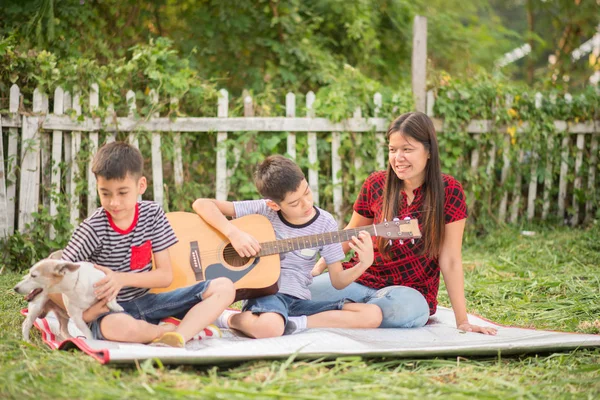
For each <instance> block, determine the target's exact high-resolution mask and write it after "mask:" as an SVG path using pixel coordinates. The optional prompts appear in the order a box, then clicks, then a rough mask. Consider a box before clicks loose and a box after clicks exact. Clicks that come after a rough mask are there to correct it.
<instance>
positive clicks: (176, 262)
mask: <svg viewBox="0 0 600 400" xmlns="http://www.w3.org/2000/svg"><path fill="white" fill-rule="evenodd" d="M166 216H167V219H168V220H169V222H170V224H171V227H172V228H173V230H174V231H175V235H176V236H177V238H178V239H179V242H177V243H176V244H175V245H173V246H171V247H170V248H169V255H170V258H171V265H172V268H173V282H172V283H171V285H170V286H169V287H167V288H161V289H153V290H152V292H153V293H161V292H168V291H171V290H174V289H178V288H181V287H186V286H190V285H193V284H195V283H196V282H199V281H204V280H209V279H215V278H219V277H226V278H229V279H231V281H232V282H233V283H234V285H235V287H236V289H237V290H236V301H237V300H240V299H249V298H254V297H260V296H266V295H269V294H274V293H276V292H277V280H278V279H279V272H280V264H279V261H280V257H279V254H273V255H269V256H261V257H250V258H244V257H240V256H239V255H238V254H237V252H236V251H235V249H234V248H233V247H232V246H231V244H230V243H229V240H228V239H227V238H226V237H225V236H223V235H222V234H221V233H220V232H219V231H217V230H215V229H214V228H213V227H212V226H210V225H209V224H207V223H206V222H204V220H203V219H202V218H200V216H198V215H197V214H194V213H188V212H170V213H167V214H166ZM231 223H232V224H234V225H235V226H237V227H238V228H240V229H241V230H242V231H244V232H247V233H250V234H251V235H252V236H254V237H255V238H256V239H257V240H258V242H259V243H262V242H268V241H273V240H275V239H276V238H275V232H274V231H273V226H272V225H271V223H270V222H269V220H268V219H267V218H266V217H264V216H262V215H257V214H254V215H248V216H245V217H242V218H238V219H234V220H232V221H231Z"/></svg>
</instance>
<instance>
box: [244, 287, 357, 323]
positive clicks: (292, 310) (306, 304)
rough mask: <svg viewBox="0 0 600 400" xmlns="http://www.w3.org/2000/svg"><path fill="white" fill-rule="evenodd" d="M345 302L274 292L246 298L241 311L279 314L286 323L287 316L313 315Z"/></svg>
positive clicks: (337, 308) (344, 300)
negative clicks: (268, 294) (300, 297)
mask: <svg viewBox="0 0 600 400" xmlns="http://www.w3.org/2000/svg"><path fill="white" fill-rule="evenodd" d="M344 304H346V299H344V298H342V299H338V300H335V301H313V300H306V299H299V298H297V297H294V296H290V295H287V294H283V293H276V294H273V295H270V296H264V297H258V298H256V299H250V300H246V301H245V302H244V306H243V307H242V311H251V312H252V313H253V314H262V313H266V312H273V313H277V314H279V315H281V316H282V317H283V319H284V320H285V324H286V325H287V323H288V317H298V316H300V315H314V314H318V313H320V312H324V311H331V310H341V309H342V308H343V307H344Z"/></svg>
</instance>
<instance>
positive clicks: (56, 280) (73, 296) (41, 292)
mask: <svg viewBox="0 0 600 400" xmlns="http://www.w3.org/2000/svg"><path fill="white" fill-rule="evenodd" d="M61 255H62V251H57V252H54V253H52V254H50V256H48V258H45V259H43V260H41V261H39V262H37V263H36V264H35V265H34V266H33V267H31V268H30V270H29V273H28V274H27V275H25V276H24V277H23V279H22V280H21V282H19V283H18V284H17V285H16V286H15V287H14V290H15V292H17V293H19V294H22V295H25V300H27V301H28V302H29V306H28V313H27V317H26V318H25V321H23V329H22V331H23V340H25V341H27V342H28V341H29V331H30V330H31V327H32V326H33V323H34V322H35V320H36V318H38V317H40V318H43V317H44V316H45V315H46V313H47V312H49V311H54V313H55V315H56V316H57V319H58V322H59V325H60V333H61V335H62V336H63V337H64V338H70V337H71V335H70V334H69V330H68V322H69V316H70V317H71V318H72V319H73V322H74V323H75V326H77V328H79V330H80V331H81V333H83V334H84V335H85V337H86V338H88V339H91V338H92V332H91V331H90V329H89V328H88V326H87V324H86V323H85V322H84V321H83V312H84V311H85V310H87V309H88V308H90V307H91V306H92V305H93V304H94V303H96V302H97V301H98V299H96V296H95V295H94V284H95V283H96V282H98V281H99V280H101V279H102V278H104V277H105V276H106V275H105V274H104V272H102V271H100V270H98V269H96V268H94V265H93V264H92V263H89V262H77V263H72V262H68V261H64V260H61V259H60V257H61ZM52 293H61V294H62V298H63V301H64V303H65V307H66V308H67V312H68V314H67V313H66V312H65V311H64V310H63V309H62V307H60V306H59V305H58V304H56V303H55V302H54V301H52V300H51V299H50V298H49V296H48V295H50V294H52ZM106 305H107V307H108V308H109V309H110V310H112V311H123V308H122V307H121V306H120V305H119V304H118V303H117V301H116V300H111V301H109V302H108V303H107V304H106Z"/></svg>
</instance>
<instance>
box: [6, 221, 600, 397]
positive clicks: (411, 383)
mask: <svg viewBox="0 0 600 400" xmlns="http://www.w3.org/2000/svg"><path fill="white" fill-rule="evenodd" d="M531 228H532V229H533V230H535V231H536V232H537V235H536V236H533V237H522V236H519V230H518V229H517V228H507V227H500V228H498V227H496V228H495V229H493V230H491V231H490V235H488V237H486V238H484V239H482V238H474V237H469V238H467V240H466V245H465V250H464V253H463V258H464V260H465V268H466V270H467V273H466V279H465V290H466V293H467V305H468V308H469V311H470V312H472V313H476V314H479V315H481V316H483V317H485V318H488V319H491V320H492V321H496V322H500V323H503V324H506V325H512V326H521V327H529V328H538V329H550V330H558V331H570V332H580V333H594V334H598V333H599V328H600V321H599V319H598V313H599V312H600V309H599V307H598V305H599V304H600V296H599V293H598V285H599V281H598V274H597V273H596V269H597V265H599V264H600V246H599V243H600V231H599V230H598V226H595V227H591V228H590V229H585V230H580V229H570V228H566V227H560V228H556V227H543V226H532V227H531ZM20 277H21V276H20V275H18V274H15V273H4V274H2V275H0V292H1V293H3V294H6V295H3V296H1V297H0V375H1V376H2V377H3V379H2V380H0V394H1V397H3V398H7V399H23V398H41V399H55V398H77V399H79V398H82V399H83V398H148V397H149V396H151V397H153V398H170V399H171V398H186V399H187V398H198V399H200V398H223V397H232V393H233V394H234V395H235V396H237V397H240V398H251V399H262V398H265V397H268V398H283V399H288V398H294V399H316V398H327V399H329V398H344V399H349V400H350V399H361V400H362V399H365V398H368V399H389V398H427V399H429V398H432V399H448V398H490V399H506V398H511V399H512V398H514V399H529V398H553V399H554V398H558V399H572V398H584V399H585V398H595V397H598V396H597V394H598V393H600V381H599V380H598V374H599V373H600V350H599V349H578V350H573V351H555V352H550V353H549V354H531V355H510V356H509V355H506V354H504V353H502V354H499V355H498V356H495V357H460V358H456V357H453V358H430V359H424V358H420V359H415V358H398V357H388V358H362V357H339V358H337V359H332V360H323V359H317V360H298V359H297V358H295V357H294V356H293V357H291V358H289V359H287V360H261V361H250V362H244V363H239V364H234V365H222V366H208V367H197V366H179V367H167V366H164V365H163V364H162V363H160V362H156V361H152V360H150V361H145V362H140V363H139V365H138V364H136V365H131V366H112V365H101V364H100V363H98V362H97V361H96V360H94V359H93V358H92V357H90V356H88V355H86V354H84V353H83V352H69V351H56V350H50V349H48V347H47V346H46V345H45V344H44V343H43V342H42V340H41V338H40V336H39V333H37V331H36V330H33V331H32V340H33V345H29V344H25V343H23V342H22V341H21V332H20V324H21V322H22V320H23V319H22V316H21V315H20V314H19V313H18V311H19V310H20V309H21V308H24V307H26V303H25V301H24V300H23V299H22V297H21V296H17V295H16V294H14V293H12V295H11V294H9V293H10V292H12V287H13V286H14V285H15V284H16V283H17V282H18V280H19V279H20ZM440 294H441V295H442V296H441V299H440V300H441V303H442V304H443V305H445V306H448V305H449V302H448V299H447V296H446V295H445V290H443V289H442V290H440ZM500 335H502V330H500ZM308 378H310V379H308Z"/></svg>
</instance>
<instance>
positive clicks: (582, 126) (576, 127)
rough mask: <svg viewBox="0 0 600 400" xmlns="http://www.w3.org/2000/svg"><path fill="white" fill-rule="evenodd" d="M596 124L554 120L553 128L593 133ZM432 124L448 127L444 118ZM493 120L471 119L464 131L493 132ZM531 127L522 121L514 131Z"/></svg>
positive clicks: (560, 130)
mask: <svg viewBox="0 0 600 400" xmlns="http://www.w3.org/2000/svg"><path fill="white" fill-rule="evenodd" d="M598 124H600V121H586V122H578V123H574V122H571V121H554V129H555V131H556V132H559V133H562V132H566V131H568V132H569V133H570V134H579V133H594V132H597V130H598V128H597V126H598ZM433 125H434V127H435V130H436V132H444V131H445V130H447V129H448V127H447V126H445V125H444V120H442V119H439V118H433ZM493 129H494V122H493V121H491V120H477V119H475V120H472V121H470V122H469V124H468V125H467V127H466V131H467V132H469V133H486V132H493ZM497 129H498V131H499V132H500V131H503V130H505V129H506V126H499V127H497ZM530 129H531V128H530V126H529V123H528V122H524V123H523V124H521V125H519V126H518V127H517V130H516V133H517V134H518V133H523V132H527V131H529V130H530Z"/></svg>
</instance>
